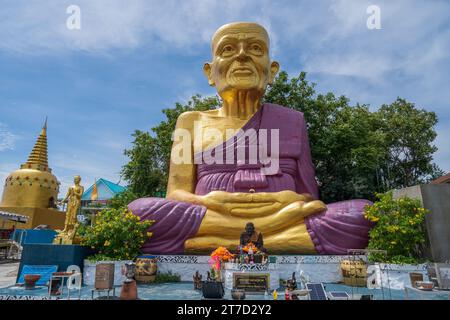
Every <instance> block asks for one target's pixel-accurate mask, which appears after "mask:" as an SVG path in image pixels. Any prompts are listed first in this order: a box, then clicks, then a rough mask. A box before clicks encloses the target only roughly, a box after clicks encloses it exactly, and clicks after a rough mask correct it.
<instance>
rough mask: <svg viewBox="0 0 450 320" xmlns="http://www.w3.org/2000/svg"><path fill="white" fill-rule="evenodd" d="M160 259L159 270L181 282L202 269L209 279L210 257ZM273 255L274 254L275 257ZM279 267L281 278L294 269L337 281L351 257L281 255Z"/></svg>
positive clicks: (316, 279) (313, 277) (318, 278)
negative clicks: (345, 261) (177, 276)
mask: <svg viewBox="0 0 450 320" xmlns="http://www.w3.org/2000/svg"><path fill="white" fill-rule="evenodd" d="M154 257H155V258H156V259H157V260H158V272H162V273H166V272H169V271H170V272H171V273H177V274H179V275H180V276H181V281H193V279H192V277H193V275H194V273H195V272H196V271H197V270H198V271H199V272H200V274H202V275H203V278H204V279H206V272H207V271H209V270H210V268H211V266H210V265H209V263H208V261H209V260H210V259H211V258H210V257H209V256H194V255H155V256H154ZM271 257H272V256H271ZM273 257H275V258H276V263H274V264H273V265H276V269H277V270H278V273H279V279H283V280H285V279H289V278H291V276H292V273H293V272H296V275H297V276H298V275H299V274H300V271H303V273H304V274H305V275H306V276H307V277H309V279H310V281H311V282H329V283H336V282H341V281H343V278H342V275H341V271H340V263H341V261H342V260H345V259H348V256H345V255H343V256H337V255H285V256H283V255H277V256H273Z"/></svg>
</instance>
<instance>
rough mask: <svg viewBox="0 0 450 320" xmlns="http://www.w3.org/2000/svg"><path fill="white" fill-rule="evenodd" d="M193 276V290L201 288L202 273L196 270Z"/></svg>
mask: <svg viewBox="0 0 450 320" xmlns="http://www.w3.org/2000/svg"><path fill="white" fill-rule="evenodd" d="M193 278H194V290H201V289H202V275H201V274H200V273H199V272H198V270H197V271H196V272H195V274H194V276H193Z"/></svg>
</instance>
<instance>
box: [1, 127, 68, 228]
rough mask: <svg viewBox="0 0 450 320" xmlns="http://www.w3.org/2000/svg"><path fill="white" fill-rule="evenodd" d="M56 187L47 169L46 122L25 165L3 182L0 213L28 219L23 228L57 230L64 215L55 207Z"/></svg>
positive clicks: (49, 170) (50, 172) (54, 180)
mask: <svg viewBox="0 0 450 320" xmlns="http://www.w3.org/2000/svg"><path fill="white" fill-rule="evenodd" d="M59 185H60V183H59V181H58V179H57V178H56V177H55V176H54V175H53V174H52V170H51V169H50V168H49V166H48V152H47V121H46V122H45V124H44V126H43V128H42V131H41V133H40V135H39V137H38V139H37V141H36V144H35V145H34V148H33V150H32V151H31V154H30V156H29V157H28V160H27V162H26V163H24V164H22V165H21V166H20V169H19V170H16V171H14V172H12V173H11V174H10V175H9V176H8V177H7V178H6V180H5V184H4V189H3V196H2V201H1V203H0V210H2V211H7V212H13V213H18V214H23V215H26V216H29V220H28V222H27V223H26V224H25V225H24V226H21V227H23V228H34V227H36V226H38V225H48V226H50V227H51V228H53V229H55V228H60V227H62V226H64V218H65V215H64V214H63V213H61V212H59V211H58V210H57V207H56V201H57V198H58V192H59Z"/></svg>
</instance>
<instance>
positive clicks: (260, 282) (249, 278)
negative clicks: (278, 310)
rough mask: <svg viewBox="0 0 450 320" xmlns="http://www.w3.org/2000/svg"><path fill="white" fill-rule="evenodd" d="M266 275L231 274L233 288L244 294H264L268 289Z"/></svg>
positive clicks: (268, 282)
mask: <svg viewBox="0 0 450 320" xmlns="http://www.w3.org/2000/svg"><path fill="white" fill-rule="evenodd" d="M269 285H270V274H268V273H233V288H234V289H243V290H245V291H246V292H264V291H267V290H268V289H269Z"/></svg>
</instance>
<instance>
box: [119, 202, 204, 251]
mask: <svg viewBox="0 0 450 320" xmlns="http://www.w3.org/2000/svg"><path fill="white" fill-rule="evenodd" d="M128 209H130V210H131V212H132V213H133V214H135V215H137V216H139V217H140V218H141V220H155V223H154V224H153V225H152V226H150V228H149V229H148V231H150V232H153V235H152V236H151V237H150V238H148V239H147V241H146V242H145V243H144V245H143V246H142V248H141V250H142V252H143V253H147V254H150V253H151V254H183V253H184V242H185V241H186V240H187V239H189V238H192V237H194V236H195V234H196V233H197V230H198V228H199V227H200V223H201V222H202V220H203V216H204V215H205V213H206V207H203V206H199V205H194V204H191V203H187V202H180V201H174V200H168V199H162V198H141V199H137V200H134V201H133V202H131V203H130V204H129V205H128Z"/></svg>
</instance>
